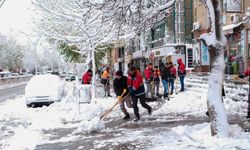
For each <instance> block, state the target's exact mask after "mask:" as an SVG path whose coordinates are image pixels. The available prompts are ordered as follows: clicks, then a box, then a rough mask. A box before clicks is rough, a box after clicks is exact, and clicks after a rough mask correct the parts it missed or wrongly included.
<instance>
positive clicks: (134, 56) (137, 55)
mask: <svg viewBox="0 0 250 150" xmlns="http://www.w3.org/2000/svg"><path fill="white" fill-rule="evenodd" d="M143 57H144V52H143V51H136V52H134V53H133V59H136V58H143Z"/></svg>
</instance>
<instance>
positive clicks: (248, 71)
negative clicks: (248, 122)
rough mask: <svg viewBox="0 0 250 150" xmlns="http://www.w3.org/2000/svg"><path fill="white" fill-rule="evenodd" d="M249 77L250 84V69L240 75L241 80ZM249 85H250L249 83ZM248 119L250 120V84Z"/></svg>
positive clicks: (249, 90)
mask: <svg viewBox="0 0 250 150" xmlns="http://www.w3.org/2000/svg"><path fill="white" fill-rule="evenodd" d="M247 76H248V82H250V67H249V68H248V70H247V71H245V72H244V73H243V74H240V75H239V77H240V78H244V77H247ZM248 84H249V83H248ZM247 119H250V84H249V88H248V108H247Z"/></svg>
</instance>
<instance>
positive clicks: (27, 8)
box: [0, 0, 32, 35]
mask: <svg viewBox="0 0 250 150" xmlns="http://www.w3.org/2000/svg"><path fill="white" fill-rule="evenodd" d="M31 6H32V5H31V0H6V2H5V3H4V4H3V6H2V7H1V8H0V32H1V33H2V34H5V35H6V34H7V35H8V34H9V33H10V32H14V34H16V33H18V31H19V30H21V31H23V32H30V31H31V28H32V17H31V12H32V8H31Z"/></svg>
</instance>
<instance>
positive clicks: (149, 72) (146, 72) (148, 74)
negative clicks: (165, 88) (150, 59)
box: [144, 67, 153, 81]
mask: <svg viewBox="0 0 250 150" xmlns="http://www.w3.org/2000/svg"><path fill="white" fill-rule="evenodd" d="M144 76H145V79H146V80H147V81H149V80H150V78H151V77H153V73H152V70H151V69H150V68H149V67H147V68H146V69H145V70H144Z"/></svg>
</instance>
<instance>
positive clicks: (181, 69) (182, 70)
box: [177, 58, 186, 92]
mask: <svg viewBox="0 0 250 150" xmlns="http://www.w3.org/2000/svg"><path fill="white" fill-rule="evenodd" d="M177 63H178V65H179V66H178V77H179V78H180V83H181V92H183V91H184V78H185V76H186V66H185V64H184V63H183V62H182V59H181V58H179V59H177Z"/></svg>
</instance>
